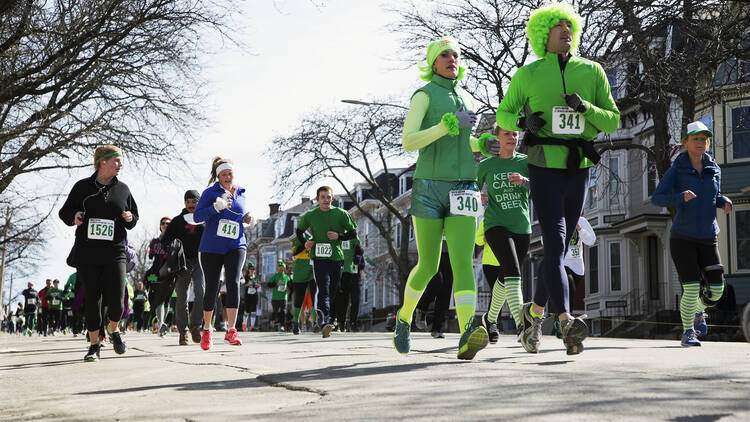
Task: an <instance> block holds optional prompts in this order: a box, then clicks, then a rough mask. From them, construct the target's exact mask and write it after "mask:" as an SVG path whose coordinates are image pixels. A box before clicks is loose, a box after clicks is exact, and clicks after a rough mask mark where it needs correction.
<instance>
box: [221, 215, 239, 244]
mask: <svg viewBox="0 0 750 422" xmlns="http://www.w3.org/2000/svg"><path fill="white" fill-rule="evenodd" d="M216 235H217V236H219V237H226V238H227V239H239V237H240V223H238V222H236V221H232V220H227V219H225V218H222V219H221V220H219V225H218V226H217V227H216Z"/></svg>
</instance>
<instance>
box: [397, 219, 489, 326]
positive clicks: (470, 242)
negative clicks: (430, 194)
mask: <svg viewBox="0 0 750 422" xmlns="http://www.w3.org/2000/svg"><path fill="white" fill-rule="evenodd" d="M412 221H413V224H414V233H415V236H416V240H417V250H418V252H419V260H418V262H417V265H416V266H415V267H414V268H412V270H411V273H409V279H408V281H407V283H406V290H405V292H404V306H403V307H402V308H401V310H400V311H399V318H401V319H402V320H404V321H406V322H409V323H410V322H411V319H412V314H413V313H414V308H416V306H417V303H418V302H419V298H420V297H421V296H422V292H424V290H425V288H426V287H427V283H429V282H430V280H431V279H432V277H434V276H435V274H436V273H437V270H438V264H439V263H440V252H441V248H442V240H443V232H445V241H446V243H447V244H448V255H449V257H450V263H451V269H452V270H453V292H454V293H453V295H454V298H455V301H456V313H457V314H458V320H459V326H460V328H461V332H463V331H464V329H465V325H466V324H467V323H468V322H470V320H471V317H473V316H474V311H475V304H476V286H475V283H474V270H473V265H472V255H473V252H474V232H475V230H476V218H475V217H468V216H452V217H446V218H421V217H412Z"/></svg>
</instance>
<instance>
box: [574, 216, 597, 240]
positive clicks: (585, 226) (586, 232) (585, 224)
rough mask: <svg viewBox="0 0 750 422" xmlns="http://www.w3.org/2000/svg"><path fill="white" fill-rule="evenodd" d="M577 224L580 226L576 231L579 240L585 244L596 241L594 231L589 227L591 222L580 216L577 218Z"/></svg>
mask: <svg viewBox="0 0 750 422" xmlns="http://www.w3.org/2000/svg"><path fill="white" fill-rule="evenodd" d="M578 225H580V226H581V230H579V231H578V235H579V236H580V237H581V242H583V244H584V245H586V246H591V245H593V244H594V243H595V242H596V233H594V229H592V228H591V224H589V221H588V220H586V219H585V218H583V217H581V218H579V219H578Z"/></svg>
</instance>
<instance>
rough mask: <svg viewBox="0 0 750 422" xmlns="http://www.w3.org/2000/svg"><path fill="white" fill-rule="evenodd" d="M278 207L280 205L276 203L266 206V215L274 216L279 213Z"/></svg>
mask: <svg viewBox="0 0 750 422" xmlns="http://www.w3.org/2000/svg"><path fill="white" fill-rule="evenodd" d="M280 206H281V204H276V203H273V204H268V209H269V214H268V215H269V216H273V215H274V214H277V213H278V212H279V207H280Z"/></svg>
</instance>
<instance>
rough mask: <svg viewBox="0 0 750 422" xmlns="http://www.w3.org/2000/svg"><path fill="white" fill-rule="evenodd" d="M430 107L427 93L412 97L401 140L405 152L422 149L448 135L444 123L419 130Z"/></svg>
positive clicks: (420, 92) (419, 93) (418, 93)
mask: <svg viewBox="0 0 750 422" xmlns="http://www.w3.org/2000/svg"><path fill="white" fill-rule="evenodd" d="M429 106H430V97H429V95H427V93H425V92H422V91H419V92H417V93H416V94H414V96H413V97H411V103H410V104H409V112H408V113H407V114H406V120H405V121H404V132H403V137H402V138H401V145H403V146H404V150H405V151H416V150H419V149H422V148H424V147H426V146H427V145H430V144H431V143H433V142H435V141H437V140H438V139H440V138H441V137H443V136H445V135H447V134H448V128H446V127H445V125H444V124H443V122H440V123H438V124H436V125H435V126H433V127H430V128H427V129H424V130H419V129H420V128H421V127H422V120H423V119H424V116H425V114H427V108H428V107H429Z"/></svg>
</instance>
